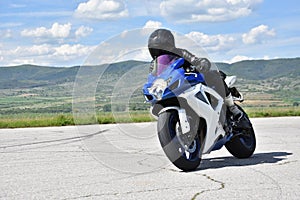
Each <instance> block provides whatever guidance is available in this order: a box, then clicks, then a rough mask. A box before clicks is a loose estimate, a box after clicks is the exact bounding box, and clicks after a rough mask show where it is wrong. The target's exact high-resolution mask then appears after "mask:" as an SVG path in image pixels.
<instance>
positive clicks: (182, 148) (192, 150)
mask: <svg viewBox="0 0 300 200" xmlns="http://www.w3.org/2000/svg"><path fill="white" fill-rule="evenodd" d="M169 123H170V126H169V127H170V136H171V137H172V142H174V143H176V144H177V145H176V146H178V149H177V151H178V152H179V153H180V154H181V156H182V157H184V158H185V159H187V160H195V159H198V158H199V150H200V143H199V140H198V138H197V136H196V138H195V139H194V140H192V141H191V142H185V141H184V140H183V139H182V138H181V137H180V135H182V132H181V127H180V123H179V119H178V117H177V116H175V115H172V116H171V117H170V121H169ZM188 143H190V144H188Z"/></svg>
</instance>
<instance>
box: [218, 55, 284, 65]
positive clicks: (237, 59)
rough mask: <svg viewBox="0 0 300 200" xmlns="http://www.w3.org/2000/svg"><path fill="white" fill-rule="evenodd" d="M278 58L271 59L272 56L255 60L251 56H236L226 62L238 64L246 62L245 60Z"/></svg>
mask: <svg viewBox="0 0 300 200" xmlns="http://www.w3.org/2000/svg"><path fill="white" fill-rule="evenodd" d="M276 58H278V57H274V58H270V56H267V55H265V56H263V57H260V58H254V57H250V56H243V55H236V56H234V57H233V58H231V59H230V60H226V61H224V62H226V63H236V62H240V61H244V60H270V59H276Z"/></svg>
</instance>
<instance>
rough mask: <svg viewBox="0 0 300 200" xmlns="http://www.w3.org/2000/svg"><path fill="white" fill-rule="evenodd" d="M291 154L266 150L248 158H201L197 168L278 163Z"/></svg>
mask: <svg viewBox="0 0 300 200" xmlns="http://www.w3.org/2000/svg"><path fill="white" fill-rule="evenodd" d="M289 155H292V153H289V152H267V153H257V154H254V155H253V156H252V157H250V158H246V159H238V158H235V157H231V156H227V157H217V158H209V159H202V161H201V165H200V167H199V168H198V170H204V169H219V168H223V167H236V166H252V165H258V164H264V163H278V162H280V161H282V160H285V159H287V156H289Z"/></svg>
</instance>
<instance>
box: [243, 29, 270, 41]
mask: <svg viewBox="0 0 300 200" xmlns="http://www.w3.org/2000/svg"><path fill="white" fill-rule="evenodd" d="M275 35H276V33H275V30H274V29H270V28H269V27H268V26H266V25H260V26H257V27H254V28H252V29H251V30H250V31H249V32H248V33H244V34H243V35H242V37H243V42H244V43H245V44H254V43H261V42H263V41H264V39H266V38H269V37H273V36H275Z"/></svg>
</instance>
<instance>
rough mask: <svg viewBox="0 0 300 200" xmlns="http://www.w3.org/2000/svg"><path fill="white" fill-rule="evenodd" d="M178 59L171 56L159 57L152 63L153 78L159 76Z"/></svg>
mask: <svg viewBox="0 0 300 200" xmlns="http://www.w3.org/2000/svg"><path fill="white" fill-rule="evenodd" d="M177 58H178V57H176V56H173V55H161V56H158V57H157V58H156V59H155V60H154V61H153V71H152V75H153V76H159V75H161V74H162V73H163V72H164V71H165V70H166V69H167V68H168V67H169V66H170V65H171V64H172V63H173V62H174V61H175V60H176V59H177Z"/></svg>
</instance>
